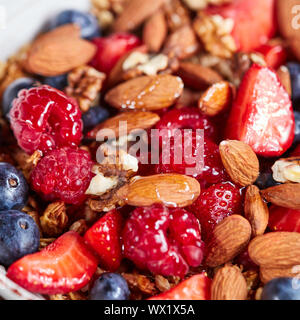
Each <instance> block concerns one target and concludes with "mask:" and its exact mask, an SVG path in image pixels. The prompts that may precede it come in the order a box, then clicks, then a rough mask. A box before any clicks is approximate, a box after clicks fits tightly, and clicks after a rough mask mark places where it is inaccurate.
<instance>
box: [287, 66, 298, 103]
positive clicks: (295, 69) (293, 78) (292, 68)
mask: <svg viewBox="0 0 300 320" xmlns="http://www.w3.org/2000/svg"><path fill="white" fill-rule="evenodd" d="M287 67H288V69H289V72H290V76H291V81H292V99H293V103H294V107H298V104H300V64H299V63H296V62H289V63H288V64H287Z"/></svg>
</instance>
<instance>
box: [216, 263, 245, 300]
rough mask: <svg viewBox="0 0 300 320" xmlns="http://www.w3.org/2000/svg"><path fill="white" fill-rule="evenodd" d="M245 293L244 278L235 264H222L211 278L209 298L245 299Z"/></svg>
mask: <svg viewBox="0 0 300 320" xmlns="http://www.w3.org/2000/svg"><path fill="white" fill-rule="evenodd" d="M247 293H248V291H247V283H246V280H245V278H244V277H243V275H242V273H241V270H240V269H239V268H238V267H236V266H231V265H226V266H224V267H223V268H221V269H219V270H218V271H217V273H216V274H215V276H214V278H213V280H212V284H211V300H246V299H247Z"/></svg>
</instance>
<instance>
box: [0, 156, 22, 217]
mask: <svg viewBox="0 0 300 320" xmlns="http://www.w3.org/2000/svg"><path fill="white" fill-rule="evenodd" d="M27 199H28V184H27V182H26V180H25V178H24V176H23V174H22V172H20V171H19V170H17V169H16V168H15V167H14V166H12V165H11V164H9V163H6V162H0V211H2V210H10V209H16V210H20V209H22V208H23V207H24V206H25V204H26V202H27Z"/></svg>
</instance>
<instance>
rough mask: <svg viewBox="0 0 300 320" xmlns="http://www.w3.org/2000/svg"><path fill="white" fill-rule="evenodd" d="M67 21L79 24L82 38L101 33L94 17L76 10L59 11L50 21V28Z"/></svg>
mask: <svg viewBox="0 0 300 320" xmlns="http://www.w3.org/2000/svg"><path fill="white" fill-rule="evenodd" d="M68 23H76V24H77V25H79V26H80V29H81V36H82V38H85V39H92V38H95V37H99V36H100V35H101V33H100V27H99V23H98V21H97V19H96V17H95V16H93V15H92V14H90V13H87V12H82V11H78V10H65V11H62V12H61V13H59V14H58V15H57V16H56V17H54V18H53V19H52V20H51V21H50V29H55V28H57V27H59V26H61V25H64V24H68Z"/></svg>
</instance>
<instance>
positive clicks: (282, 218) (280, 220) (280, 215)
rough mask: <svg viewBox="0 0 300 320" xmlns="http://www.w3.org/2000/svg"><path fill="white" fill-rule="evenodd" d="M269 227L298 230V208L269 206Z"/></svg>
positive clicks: (299, 213) (299, 221)
mask: <svg viewBox="0 0 300 320" xmlns="http://www.w3.org/2000/svg"><path fill="white" fill-rule="evenodd" d="M269 211H270V218H269V228H270V229H271V230H273V231H289V232H300V210H293V209H288V208H282V207H278V206H275V205H273V206H271V207H270V209H269Z"/></svg>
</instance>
